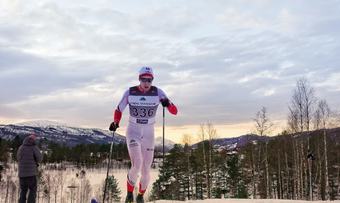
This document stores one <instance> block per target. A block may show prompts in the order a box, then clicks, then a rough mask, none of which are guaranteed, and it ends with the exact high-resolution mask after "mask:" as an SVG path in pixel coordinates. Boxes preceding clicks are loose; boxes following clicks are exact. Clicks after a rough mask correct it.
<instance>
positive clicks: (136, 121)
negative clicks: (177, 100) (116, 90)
mask: <svg viewBox="0 0 340 203" xmlns="http://www.w3.org/2000/svg"><path fill="white" fill-rule="evenodd" d="M163 99H168V98H167V96H166V95H165V93H164V92H163V91H162V90H161V89H159V88H157V87H155V86H151V88H150V90H148V91H147V92H143V91H142V90H141V89H140V87H139V86H134V87H130V88H129V90H127V91H126V92H125V93H124V95H123V98H122V99H121V101H120V102H119V104H118V106H117V109H116V110H115V113H114V121H115V123H119V121H120V119H121V116H122V112H123V111H124V109H125V107H126V106H127V105H129V109H130V117H129V124H128V127H127V131H126V144H127V147H128V151H129V155H130V160H131V163H132V165H131V168H130V170H129V172H128V175H127V189H128V191H129V192H133V190H134V186H135V185H136V181H137V179H138V176H139V174H140V173H141V177H140V182H139V183H140V184H139V192H140V193H142V194H143V193H144V192H145V190H146V188H147V186H148V184H149V181H150V168H151V164H152V161H153V156H154V124H155V116H156V111H157V107H158V105H159V104H160V102H161V100H163ZM167 108H168V111H169V112H170V113H172V114H174V115H176V114H177V108H176V106H175V105H174V104H172V103H171V102H170V105H169V106H168V107H167Z"/></svg>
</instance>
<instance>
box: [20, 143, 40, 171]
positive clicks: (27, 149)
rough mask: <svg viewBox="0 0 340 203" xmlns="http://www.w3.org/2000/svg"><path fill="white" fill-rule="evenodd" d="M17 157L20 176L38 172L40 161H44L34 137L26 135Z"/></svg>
mask: <svg viewBox="0 0 340 203" xmlns="http://www.w3.org/2000/svg"><path fill="white" fill-rule="evenodd" d="M17 159H18V165H19V172H18V175H19V177H20V178H23V177H30V176H36V175H37V174H38V163H39V162H41V161H42V155H41V153H40V151H39V149H38V147H37V146H36V145H35V141H34V140H33V139H32V138H30V137H26V138H25V139H24V142H23V144H22V145H21V146H20V147H19V149H18V152H17Z"/></svg>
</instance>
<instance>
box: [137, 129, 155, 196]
mask: <svg viewBox="0 0 340 203" xmlns="http://www.w3.org/2000/svg"><path fill="white" fill-rule="evenodd" d="M154 140H155V138H154V126H153V125H148V126H145V128H144V129H143V138H142V147H141V149H142V155H143V165H142V173H141V179H140V184H139V193H141V194H144V193H145V191H146V188H147V187H148V185H149V182H150V170H151V165H152V162H153V157H154V147H155V146H154V142H155V141H154Z"/></svg>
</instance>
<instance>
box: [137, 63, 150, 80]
mask: <svg viewBox="0 0 340 203" xmlns="http://www.w3.org/2000/svg"><path fill="white" fill-rule="evenodd" d="M145 75H148V76H151V77H152V78H153V71H152V68H151V67H147V66H144V67H142V68H141V69H140V70H139V77H142V76H145Z"/></svg>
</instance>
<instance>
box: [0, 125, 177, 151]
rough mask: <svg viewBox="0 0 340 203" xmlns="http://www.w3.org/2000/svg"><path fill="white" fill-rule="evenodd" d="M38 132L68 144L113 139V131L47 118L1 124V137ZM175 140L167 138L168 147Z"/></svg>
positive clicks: (120, 138)
mask: <svg viewBox="0 0 340 203" xmlns="http://www.w3.org/2000/svg"><path fill="white" fill-rule="evenodd" d="M32 133H34V134H36V135H37V137H38V139H40V140H44V139H46V140H48V141H53V142H56V143H61V144H62V143H64V144H66V145H68V146H75V145H77V144H92V143H95V144H104V143H109V142H111V141H112V132H110V131H108V130H102V129H97V128H79V127H72V126H69V125H67V124H63V123H58V122H54V121H47V120H35V121H29V122H23V123H16V124H11V125H0V137H1V138H4V139H14V138H15V137H16V136H17V135H18V136H20V137H25V136H27V135H29V134H32ZM114 143H116V144H117V143H125V136H121V135H118V134H116V135H115V137H114ZM155 143H156V146H158V145H159V146H162V138H156V142H155ZM173 145H174V142H172V141H170V140H165V146H166V148H167V149H171V148H172V147H173Z"/></svg>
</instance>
